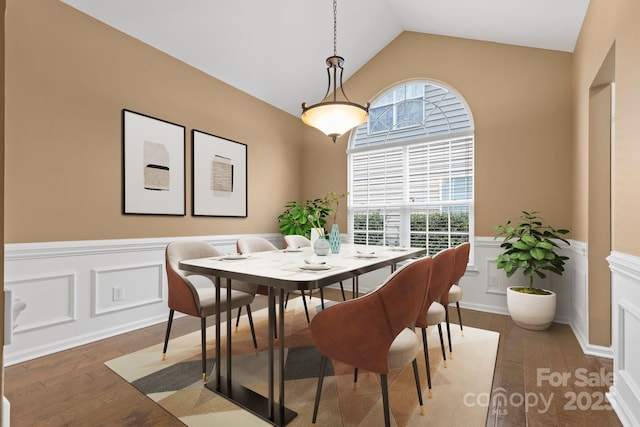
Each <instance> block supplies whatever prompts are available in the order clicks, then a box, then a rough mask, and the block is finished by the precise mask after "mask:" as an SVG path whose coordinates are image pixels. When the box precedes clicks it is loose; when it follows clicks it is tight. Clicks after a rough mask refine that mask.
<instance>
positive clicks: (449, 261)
mask: <svg viewBox="0 0 640 427" xmlns="http://www.w3.org/2000/svg"><path fill="white" fill-rule="evenodd" d="M455 256H456V252H455V248H448V249H445V250H442V251H440V252H438V253H437V254H436V255H434V256H433V266H432V267H431V281H430V283H429V286H428V291H427V298H426V299H425V301H424V304H423V305H422V307H421V309H420V312H419V314H418V317H417V318H416V326H417V327H419V328H426V327H427V326H428V325H427V311H429V307H430V306H431V304H432V303H433V302H434V301H437V300H438V299H439V298H441V297H442V295H443V293H444V292H445V291H446V292H448V291H449V280H450V279H451V271H452V270H453V262H454V260H455Z"/></svg>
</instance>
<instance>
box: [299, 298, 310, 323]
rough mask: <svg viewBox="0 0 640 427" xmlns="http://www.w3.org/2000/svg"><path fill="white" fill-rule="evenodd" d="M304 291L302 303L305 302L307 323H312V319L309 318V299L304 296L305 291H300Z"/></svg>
mask: <svg viewBox="0 0 640 427" xmlns="http://www.w3.org/2000/svg"><path fill="white" fill-rule="evenodd" d="M300 292H301V293H302V304H304V314H305V316H307V323H311V319H309V309H308V308H307V300H306V299H305V298H304V291H303V290H301V291H300Z"/></svg>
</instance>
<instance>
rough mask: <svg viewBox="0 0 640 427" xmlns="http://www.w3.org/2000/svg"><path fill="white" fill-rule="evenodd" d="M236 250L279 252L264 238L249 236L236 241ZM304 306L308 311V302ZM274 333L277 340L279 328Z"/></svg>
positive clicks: (248, 252) (239, 251)
mask: <svg viewBox="0 0 640 427" xmlns="http://www.w3.org/2000/svg"><path fill="white" fill-rule="evenodd" d="M236 250H237V252H238V253H240V254H251V253H256V252H270V251H277V250H278V248H277V247H276V246H275V245H274V244H273V243H271V242H270V241H268V240H267V239H265V238H264V237H260V236H249V237H241V238H239V239H238V240H236ZM302 301H303V302H304V298H302ZM304 304H305V311H306V306H307V305H306V302H305V303H304ZM274 308H275V307H274ZM273 313H274V316H275V310H274V311H273ZM307 321H308V320H307ZM274 324H275V319H274ZM274 332H275V334H276V335H275V338H276V339H277V338H278V335H277V334H278V331H277V328H276V331H274Z"/></svg>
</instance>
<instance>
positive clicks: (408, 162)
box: [347, 81, 474, 254]
mask: <svg viewBox="0 0 640 427" xmlns="http://www.w3.org/2000/svg"><path fill="white" fill-rule="evenodd" d="M473 141H474V130H473V118H472V116H471V112H470V111H469V109H468V107H467V105H466V103H465V101H464V100H463V99H462V97H460V95H458V94H457V93H456V92H455V91H454V90H453V89H451V88H449V87H447V86H446V85H444V84H442V83H436V82H432V81H410V82H403V83H402V84H399V85H397V86H394V87H392V88H391V89H389V90H387V91H386V92H384V93H382V94H381V95H380V96H379V97H378V98H376V99H375V100H374V101H373V102H372V103H371V107H370V110H369V120H368V122H366V123H364V124H362V125H361V126H359V127H358V128H357V129H355V130H354V131H353V132H352V133H351V137H350V141H349V149H348V151H347V154H348V168H349V170H348V174H349V177H348V179H349V201H348V211H349V215H348V217H349V218H348V227H349V235H350V237H351V238H352V239H353V242H354V243H356V244H369V245H390V246H396V245H399V246H415V247H426V248H427V249H428V253H429V254H435V253H437V252H439V251H440V250H442V249H445V248H447V247H451V246H456V245H458V244H460V243H462V242H466V241H471V242H472V239H473V186H474V184H473V181H474V179H473V173H474V172H473V170H474V168H473ZM472 246H473V242H472Z"/></svg>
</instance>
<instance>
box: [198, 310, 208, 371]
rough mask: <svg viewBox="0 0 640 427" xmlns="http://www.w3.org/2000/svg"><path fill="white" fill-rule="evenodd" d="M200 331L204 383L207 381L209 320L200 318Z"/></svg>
mask: <svg viewBox="0 0 640 427" xmlns="http://www.w3.org/2000/svg"><path fill="white" fill-rule="evenodd" d="M200 331H201V335H202V381H203V382H204V381H206V380H207V319H206V318H204V317H201V318H200Z"/></svg>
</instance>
